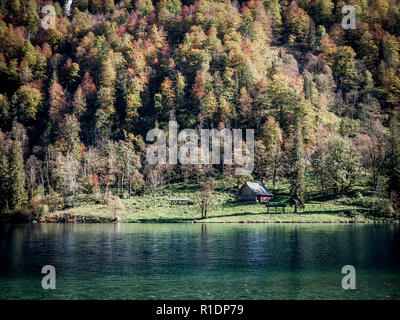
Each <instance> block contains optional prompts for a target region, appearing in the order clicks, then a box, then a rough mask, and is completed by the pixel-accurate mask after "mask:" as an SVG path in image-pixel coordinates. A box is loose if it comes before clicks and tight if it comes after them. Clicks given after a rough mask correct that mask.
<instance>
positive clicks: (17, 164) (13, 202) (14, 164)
mask: <svg viewBox="0 0 400 320" xmlns="http://www.w3.org/2000/svg"><path fill="white" fill-rule="evenodd" d="M8 162H9V170H8V174H9V177H10V180H9V184H8V190H9V197H8V199H9V206H10V210H14V209H18V208H19V207H20V206H21V205H22V204H23V203H24V201H25V200H26V191H25V171H24V158H23V150H22V145H21V143H20V142H19V141H13V142H12V144H11V147H10V151H9V159H8Z"/></svg>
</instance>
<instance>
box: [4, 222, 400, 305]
mask: <svg viewBox="0 0 400 320" xmlns="http://www.w3.org/2000/svg"><path fill="white" fill-rule="evenodd" d="M399 240H400V227H399V225H316V224H312V225H304V224H298V225H297V224H290V225H265V224H39V225H21V226H0V298H1V299H20V298H24V299H314V298H317V299H370V298H374V299H380V298H383V299H399V298H400V274H399V271H400V254H399V253H400V252H399V249H400V241H399ZM46 264H50V265H54V266H55V268H56V270H57V289H56V290H53V291H45V290H43V289H42V288H41V285H40V283H41V279H42V276H43V275H41V273H40V271H41V268H42V266H43V265H46ZM347 264H350V265H354V266H355V268H356V270H357V289H356V290H343V289H342V288H341V279H342V277H343V276H344V275H342V274H341V268H342V267H343V266H344V265H347Z"/></svg>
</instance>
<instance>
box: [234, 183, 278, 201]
mask: <svg viewBox="0 0 400 320" xmlns="http://www.w3.org/2000/svg"><path fill="white" fill-rule="evenodd" d="M273 197H274V195H273V194H272V193H271V192H270V191H269V190H268V189H267V188H266V187H265V186H264V185H263V184H262V183H257V182H246V183H245V184H244V185H243V186H242V187H241V188H240V190H239V194H238V200H239V201H254V202H263V203H265V202H269V201H270V200H271V199H272V198H273Z"/></svg>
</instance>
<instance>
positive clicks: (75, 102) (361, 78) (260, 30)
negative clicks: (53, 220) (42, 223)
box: [0, 0, 400, 216]
mask: <svg viewBox="0 0 400 320" xmlns="http://www.w3.org/2000/svg"><path fill="white" fill-rule="evenodd" d="M49 4H50V5H53V6H54V8H55V10H56V16H57V17H56V28H55V29H44V28H43V27H42V21H41V20H42V18H43V16H44V15H43V14H41V8H42V7H43V6H45V5H49ZM346 4H350V5H353V6H354V7H355V9H356V28H355V29H347V30H345V29H343V27H342V19H343V17H344V16H345V14H343V13H342V8H343V6H344V5H346ZM399 51H400V2H399V1H397V0H377V1H371V0H359V1H358V0H353V1H352V0H350V1H346V2H345V1H331V0H314V1H313V0H298V1H288V0H283V1H278V0H264V1H261V0H251V1H236V0H235V1H229V0H200V1H194V0H193V1H192V0H182V1H181V0H161V1H151V0H137V1H129V0H125V1H123V0H122V1H118V0H73V1H58V2H52V1H36V0H7V1H3V5H2V7H1V14H0V130H1V131H0V142H1V143H0V163H1V164H0V181H1V185H0V188H1V190H0V194H1V197H0V199H1V200H0V210H1V211H2V212H13V211H15V210H18V209H20V208H21V207H23V206H25V207H26V206H28V207H31V208H33V210H36V209H35V208H37V206H38V203H40V204H43V203H46V204H47V205H48V206H49V207H50V210H53V209H57V208H60V207H63V206H64V205H67V204H71V203H72V205H73V204H74V197H75V196H76V195H77V194H88V195H90V194H92V195H93V194H94V195H96V197H98V198H99V199H100V198H104V195H107V194H108V191H109V190H113V192H114V194H115V193H116V192H118V193H119V194H120V195H123V194H125V195H138V194H141V193H143V192H146V187H149V188H150V190H151V191H153V192H156V189H157V188H158V187H159V186H160V185H161V184H162V182H163V183H164V184H168V183H171V182H180V181H198V182H199V183H201V182H204V181H206V180H207V178H209V177H214V178H215V177H219V176H223V177H224V179H231V180H232V181H234V182H235V183H233V184H234V185H236V184H238V185H240V181H245V180H249V179H256V180H258V181H263V182H264V183H266V184H267V185H268V186H269V187H270V188H271V189H274V188H275V184H276V182H277V181H280V180H282V179H287V181H289V182H290V185H291V188H290V195H291V201H292V203H294V204H296V206H297V205H298V206H300V207H301V206H302V205H303V203H304V201H305V199H306V198H307V194H308V192H310V191H311V190H312V191H313V192H319V193H324V194H335V195H337V194H343V193H346V192H349V191H351V190H352V188H353V187H355V186H356V185H360V184H362V185H363V186H364V187H365V188H366V190H367V192H369V194H370V195H373V196H374V198H375V199H376V203H375V206H376V208H377V209H376V214H379V215H386V216H393V215H396V214H397V213H398V212H399V210H400V198H399V197H400V129H399V124H398V116H397V113H398V110H399V107H400V57H399ZM169 120H176V121H177V122H178V124H179V126H180V128H194V129H199V128H218V129H221V128H244V129H246V128H252V129H254V130H255V138H256V140H257V141H256V144H255V148H256V154H255V170H254V172H253V177H238V176H235V175H234V173H233V171H232V168H231V167H229V166H225V165H219V166H201V165H175V166H155V167H154V166H149V165H148V164H147V162H146V160H145V152H146V148H147V143H146V141H145V136H146V133H147V132H148V131H149V130H150V129H152V128H154V127H158V128H161V129H163V130H165V131H168V121H169ZM238 179H241V180H240V181H238ZM35 206H36V207H35Z"/></svg>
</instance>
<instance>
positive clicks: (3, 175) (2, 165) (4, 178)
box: [0, 149, 10, 212]
mask: <svg viewBox="0 0 400 320" xmlns="http://www.w3.org/2000/svg"><path fill="white" fill-rule="evenodd" d="M9 182H10V176H9V166H8V158H7V154H6V153H5V152H4V151H3V150H2V149H0V194H1V197H0V212H3V211H5V210H7V209H9V206H10V203H9V201H10V200H9V194H10V193H9Z"/></svg>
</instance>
